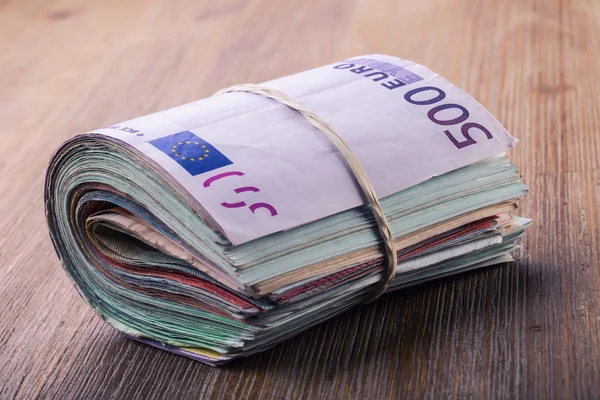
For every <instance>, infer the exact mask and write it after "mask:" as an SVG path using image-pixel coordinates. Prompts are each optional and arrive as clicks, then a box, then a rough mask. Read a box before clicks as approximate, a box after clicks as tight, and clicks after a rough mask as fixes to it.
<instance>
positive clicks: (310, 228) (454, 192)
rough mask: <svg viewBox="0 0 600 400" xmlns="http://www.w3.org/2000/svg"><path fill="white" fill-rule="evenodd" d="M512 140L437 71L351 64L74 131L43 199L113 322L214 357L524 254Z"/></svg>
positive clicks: (72, 272) (257, 347) (87, 288)
mask: <svg viewBox="0 0 600 400" xmlns="http://www.w3.org/2000/svg"><path fill="white" fill-rule="evenodd" d="M516 142H517V141H516V139H514V138H513V137H512V136H511V135H510V134H509V133H508V132H507V131H506V130H505V129H504V128H503V127H502V125H501V124H500V123H499V122H498V121H496V120H495V119H494V118H493V117H492V116H491V115H490V114H489V113H488V112H487V111H486V110H485V109H484V108H483V107H482V106H481V105H480V104H479V103H477V102H476V101H475V100H474V99H473V98H471V97H470V96H469V95H467V94H466V93H464V92H463V91H462V90H460V89H459V88H457V87H455V86H453V85H452V84H450V83H449V82H448V81H446V80H445V79H444V78H442V77H441V76H439V75H437V74H435V73H433V72H432V71H430V70H428V69H427V68H425V67H423V66H421V65H418V64H415V63H412V62H410V61H406V60H401V59H398V58H395V57H390V56H384V55H367V56H361V57H356V58H352V59H348V60H345V61H342V62H339V63H335V64H331V65H327V66H324V67H320V68H316V69H313V70H309V71H305V72H301V73H298V74H295V75H291V76H286V77H283V78H279V79H276V80H273V81H269V82H266V83H264V84H261V85H240V86H235V87H233V88H231V89H229V90H225V91H222V92H220V93H218V94H216V95H215V96H212V97H210V98H207V99H203V100H199V101H196V102H193V103H190V104H185V105H182V106H179V107H175V108H172V109H169V110H166V111H161V112H158V113H155V114H151V115H147V116H144V117H140V118H136V119H133V120H130V121H126V122H123V123H120V124H116V125H112V126H109V127H106V128H101V129H97V130H95V131H93V132H89V133H85V134H81V135H78V136H75V137H74V138H72V139H70V140H68V141H67V142H65V143H64V144H63V145H62V146H61V147H60V148H59V149H58V150H57V151H56V153H55V154H54V156H53V157H52V159H51V161H50V165H49V168H48V172H47V176H46V185H45V206H46V215H47V221H48V227H49V230H50V235H51V238H52V241H53V243H54V247H55V249H56V252H57V254H58V256H59V258H60V259H61V261H62V264H63V267H64V269H65V271H66V272H67V274H68V275H69V277H70V278H71V279H72V281H73V283H74V285H75V287H76V288H77V290H78V292H79V293H80V294H81V296H82V297H83V298H84V299H85V301H86V302H87V303H88V304H89V305H90V306H91V307H92V308H93V309H94V310H95V311H96V312H97V313H98V314H99V315H100V316H101V317H102V318H103V319H105V320H106V321H107V322H108V323H109V324H110V325H112V326H113V327H115V328H116V329H118V330H120V331H122V332H124V333H126V334H127V335H130V336H131V337H133V338H135V339H137V340H140V341H142V342H145V343H148V344H151V345H153V346H156V347H159V348H162V349H165V350H168V351H171V352H174V353H177V354H182V355H185V356H187V357H191V358H194V359H197V360H200V361H202V362H205V363H207V364H210V365H219V364H223V363H225V362H227V361H230V360H232V359H235V358H238V357H243V356H247V355H250V354H253V353H256V352H259V351H263V350H265V349H267V348H269V347H271V346H273V345H275V344H277V343H279V342H281V341H282V340H285V339H286V338H289V337H291V336H293V335H295V334H297V333H299V332H301V331H303V330H305V329H307V328H309V327H310V326H313V325H315V324H318V323H319V322H321V321H324V320H326V319H328V318H331V317H333V316H335V315H337V314H339V313H341V312H343V311H344V310H347V309H349V308H351V307H352V306H354V305H356V304H358V303H361V302H368V301H371V300H373V299H374V298H376V297H377V296H379V295H380V294H381V293H382V292H384V291H385V292H389V291H392V290H396V289H400V288H403V287H407V286H410V285H415V284H418V283H421V282H423V281H427V280H430V279H435V278H439V277H443V276H447V275H450V274H455V273H458V272H462V271H466V270H470V269H475V268H481V267H485V266H488V265H492V264H496V263H500V262H505V261H510V260H512V258H511V255H510V253H511V252H512V251H513V250H515V249H516V248H517V247H518V244H517V243H516V242H517V239H518V238H519V237H520V236H521V235H522V234H523V232H524V230H525V228H526V227H527V226H528V225H529V224H530V223H531V221H530V220H528V219H526V218H520V217H515V216H509V214H510V213H511V212H512V211H513V210H515V209H516V207H517V200H518V199H519V198H520V197H522V196H524V195H525V194H526V193H527V188H526V187H525V186H524V185H523V183H522V181H521V176H520V174H519V172H518V171H517V169H516V168H515V166H514V165H513V164H512V163H511V161H510V160H509V159H508V158H507V156H506V151H507V150H509V149H510V148H511V147H512V146H514V145H515V143H516Z"/></svg>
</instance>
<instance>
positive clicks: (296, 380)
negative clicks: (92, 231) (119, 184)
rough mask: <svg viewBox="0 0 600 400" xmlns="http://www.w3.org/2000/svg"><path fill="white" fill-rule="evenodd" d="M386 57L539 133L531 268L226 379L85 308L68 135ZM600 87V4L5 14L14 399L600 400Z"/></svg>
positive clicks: (436, 288)
mask: <svg viewBox="0 0 600 400" xmlns="http://www.w3.org/2000/svg"><path fill="white" fill-rule="evenodd" d="M373 52H378V53H387V54H392V55H396V56H399V57H402V58H407V59H411V60H414V61H416V62H418V63H421V64H424V65H427V66H428V67H430V68H431V69H433V70H434V71H436V72H439V73H440V74H442V75H444V76H445V77H446V78H448V79H449V80H451V81H452V82H453V83H455V84H456V85H458V86H460V87H462V88H464V89H465V90H466V91H468V92H469V93H470V94H471V95H473V96H474V97H475V98H477V99H478V100H479V101H480V102H481V103H482V104H483V105H484V106H486V107H487V108H488V109H489V110H490V111H491V112H492V114H494V115H495V116H496V117H497V118H498V119H499V120H500V121H501V122H502V123H503V124H504V125H505V126H506V127H507V128H508V130H509V131H510V132H511V133H513V134H514V135H515V136H516V137H518V138H520V139H521V142H520V143H519V144H518V146H517V147H516V149H514V150H513V151H512V152H511V156H512V158H513V160H514V161H515V163H516V164H517V166H518V167H519V168H520V170H521V171H522V174H523V177H524V180H525V182H526V184H527V185H528V186H529V187H530V190H531V193H530V195H529V196H528V198H527V199H526V200H525V201H524V202H523V203H522V204H521V210H520V214H521V215H524V216H529V217H532V218H533V219H534V220H535V225H534V226H533V228H532V229H531V230H530V231H529V234H528V235H527V237H526V239H525V241H524V242H523V245H524V247H523V249H522V251H521V252H520V254H519V255H518V256H519V257H518V258H519V261H518V262H516V263H512V264H505V265H499V266H495V267H491V268H488V269H486V270H484V271H479V272H474V273H467V274H463V275H460V276H457V277H454V278H449V279H444V280H441V281H436V282H432V283H430V284H426V285H421V286H419V287H415V288H413V289H409V290H405V291H402V292H399V293H395V294H390V295H386V296H384V297H383V298H381V299H380V300H378V301H377V302H375V303H373V304H370V305H368V306H359V307H357V308H355V309H354V310H351V311H350V312H347V313H345V314H343V315H341V316H339V317H337V318H334V319H333V320H330V321H328V322H326V323H323V324H321V325H319V326H317V327H315V328H313V329H310V330H309V331H307V332H305V333H303V334H301V335H299V336H297V337H295V338H293V339H291V340H288V341H287V342H285V343H283V344H281V345H278V346H277V347H275V348H274V349H272V350H270V351H267V352H265V353H262V354H259V355H256V356H252V357H250V358H247V359H243V360H239V361H236V362H234V363H232V364H230V365H227V366H225V367H222V368H218V369H214V368H211V367H208V366H205V365H202V364H200V363H198V362H194V361H191V360H188V359H186V358H183V357H179V356H175V355H172V354H168V353H165V352H162V351H159V350H156V349H154V348H150V347H148V346H145V345H141V344H138V343H136V342H133V341H130V340H127V339H126V338H125V337H123V336H122V335H121V334H119V333H118V332H116V331H114V330H113V329H111V328H110V327H109V326H107V325H106V324H105V323H103V322H102V321H101V319H100V318H99V317H97V316H96V315H95V314H94V313H93V312H92V311H91V309H90V308H89V307H88V306H87V305H86V304H84V302H83V300H82V299H81V298H80V297H79V296H78V295H77V293H76V291H75V289H74V288H73V287H72V286H71V284H70V282H69V280H68V279H67V276H66V274H65V273H64V272H63V271H62V269H61V267H60V265H59V262H58V259H57V258H56V256H55V254H54V250H53V248H52V245H51V243H50V240H49V237H48V234H47V231H46V225H45V221H44V210H43V204H42V186H43V178H44V172H45V168H46V165H47V161H48V158H49V156H50V155H51V153H52V151H53V150H54V149H55V148H56V147H57V146H58V145H59V144H60V143H61V142H62V141H63V140H65V139H67V138H68V137H70V136H72V135H74V134H76V133H80V132H85V131H88V130H92V129H94V128H98V127H101V126H106V125H109V124H111V123H116V122H120V121H124V120H127V119H130V118H132V117H135V116H139V115H144V114H148V113H150V112H154V111H157V110H162V109H166V108H169V107H172V106H175V105H179V104H183V103H186V102H189V101H192V100H196V99H199V98H202V97H206V96H208V95H210V94H212V93H213V92H215V91H216V90H218V89H220V88H223V87H226V86H228V85H232V84H235V83H242V82H261V81H264V80H268V79H271V78H275V77H278V76H282V75H285V74H290V73H293V72H297V71H301V70H304V69H308V68H312V67H316V66H320V65H323V64H326V63H330V62H334V61H338V60H342V59H344V58H346V57H350V56H355V55H360V54H365V53H373ZM599 90H600V2H599V1H597V0H502V1H499V0H412V1H394V0H381V1H372V0H334V1H326V0H310V1H309V0H280V1H276V0H270V1H269V0H260V1H250V0H223V1H217V0H213V1H192V0H190V1H183V0H162V1H142V0H108V1H83V0H82V1H75V0H0V201H1V203H0V232H1V233H0V398H36V397H40V398H59V399H65V398H116V399H124V398H154V397H157V398H163V397H164V398H171V399H179V398H202V397H206V398H216V399H221V398H236V399H237V398H242V399H254V398H265V399H267V398H275V399H288V398H322V399H330V398H357V399H358V398H361V399H362V398H368V399H386V398H431V399H439V398H482V399H484V398H492V399H501V398H506V399H512V398H531V399H558V398H594V397H595V398H598V397H599V396H600V367H599V365H600V343H599V341H600V334H599V332H600V293H599V284H600V282H599V281H600V277H599V274H600V265H599V264H600V255H599V252H600V250H599V249H600V243H599V241H600V168H599V163H600V96H599V95H598V91H599Z"/></svg>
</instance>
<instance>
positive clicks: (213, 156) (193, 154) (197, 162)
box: [149, 131, 233, 176]
mask: <svg viewBox="0 0 600 400" xmlns="http://www.w3.org/2000/svg"><path fill="white" fill-rule="evenodd" d="M149 143H150V144H151V145H153V146H154V147H156V148H157V149H159V150H160V151H162V152H163V153H165V154H167V155H168V156H169V157H171V158H172V159H173V160H175V161H177V163H178V164H179V165H181V166H182V167H183V168H184V169H185V170H186V171H187V172H188V173H189V174H190V175H192V176H195V175H200V174H203V173H205V172H208V171H212V170H213V169H217V168H221V167H224V166H226V165H229V164H233V163H232V162H231V160H230V159H229V158H227V157H225V156H224V155H223V153H221V152H220V151H219V150H217V149H215V148H214V147H213V146H212V145H211V144H210V143H208V142H206V141H204V140H202V139H200V138H199V137H198V136H196V135H194V134H193V133H192V132H190V131H183V132H179V133H174V134H172V135H169V136H165V137H161V138H159V139H154V140H151V141H150V142H149Z"/></svg>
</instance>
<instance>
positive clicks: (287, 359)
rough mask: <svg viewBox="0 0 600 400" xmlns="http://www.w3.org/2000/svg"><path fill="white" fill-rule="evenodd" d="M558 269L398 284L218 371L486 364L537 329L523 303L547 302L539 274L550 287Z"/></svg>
mask: <svg viewBox="0 0 600 400" xmlns="http://www.w3.org/2000/svg"><path fill="white" fill-rule="evenodd" d="M556 271H557V269H556V268H543V266H540V265H532V264H526V263H525V262H518V263H504V264H499V265H496V266H491V267H488V268H485V269H483V270H478V271H470V272H465V273H462V274H458V275H455V276H452V277H447V278H443V279H439V280H434V281H431V282H428V283H424V284H420V285H418V286H414V287H411V288H406V289H402V290H400V291H397V292H393V293H390V294H387V295H384V296H382V297H381V298H380V299H378V300H377V301H375V302H373V303H370V304H367V305H359V306H357V307H354V308H353V309H351V310H349V311H347V312H345V313H343V314H341V315H339V316H337V317H335V318H333V319H331V320H328V321H326V322H324V323H322V324H320V325H317V326H315V327H313V328H311V329H309V330H307V331H305V332H303V333H301V334H299V335H297V336H296V337H294V338H291V339H289V340H287V341H285V342H283V343H280V344H278V345H277V346H275V347H274V348H272V349H270V350H267V351H265V352H263V353H260V354H256V355H253V356H250V357H248V358H245V359H240V360H236V361H233V362H232V363H230V364H227V365H225V366H223V367H221V368H222V369H227V370H232V371H242V370H244V371H247V370H256V369H261V370H264V372H265V373H270V372H272V373H273V374H275V375H281V374H291V373H295V374H302V373H303V370H306V371H305V372H307V371H308V370H314V369H320V370H322V371H324V374H323V376H324V377H323V379H324V380H326V379H327V376H332V375H335V374H347V373H352V372H355V371H356V372H360V371H363V370H365V369H366V368H374V369H375V370H377V369H385V370H386V371H390V372H391V373H397V374H405V375H410V374H414V369H418V368H421V369H422V372H421V373H424V374H427V373H429V372H428V369H435V368H436V365H437V366H440V365H445V366H448V365H452V364H457V363H459V362H460V360H464V359H465V358H466V359H470V360H472V361H473V362H477V359H481V361H484V358H485V357H486V353H489V351H490V344H491V343H494V342H498V341H500V342H509V341H512V342H513V343H514V344H515V346H519V345H520V341H521V340H523V338H524V335H526V334H527V332H528V331H530V330H534V331H535V330H538V331H539V330H540V329H542V327H540V326H538V325H536V324H535V323H533V325H532V324H531V323H530V322H532V321H530V320H529V319H528V315H527V307H526V305H527V304H534V303H537V302H543V301H545V299H544V298H543V296H544V293H545V291H544V290H542V288H541V285H542V279H541V277H540V274H542V273H543V284H544V285H548V284H549V282H552V281H553V280H555V279H552V275H558V273H557V272H556ZM555 278H557V279H558V278H559V277H558V276H556V277H555ZM529 307H531V306H529ZM508 351H511V350H510V349H508ZM407 369H409V370H413V372H407V371H406V370H407Z"/></svg>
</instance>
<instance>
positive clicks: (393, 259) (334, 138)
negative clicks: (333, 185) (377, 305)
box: [214, 83, 398, 302]
mask: <svg viewBox="0 0 600 400" xmlns="http://www.w3.org/2000/svg"><path fill="white" fill-rule="evenodd" d="M232 92H247V93H254V94H257V95H260V96H263V97H267V98H269V99H272V100H275V101H277V102H279V103H281V104H283V105H285V106H287V107H289V108H291V109H292V110H296V111H298V112H299V113H300V114H302V116H303V117H304V118H306V120H307V121H308V122H309V123H310V124H311V125H312V126H314V127H315V128H317V130H318V131H319V132H321V133H322V134H323V135H325V137H327V138H328V139H329V141H330V142H331V143H332V144H333V145H334V146H335V147H336V148H337V149H338V151H339V152H340V154H341V155H342V157H344V160H346V163H347V165H348V167H349V168H350V170H351V171H352V173H353V174H354V178H355V179H356V182H357V183H358V185H359V186H360V188H361V189H362V192H363V195H364V196H365V198H366V199H367V201H368V203H369V205H370V206H371V211H372V212H373V216H374V217H375V221H376V222H377V227H378V229H379V233H380V235H381V238H382V239H383V246H384V252H385V259H386V261H387V262H386V263H385V268H384V271H383V279H382V280H381V281H379V282H378V284H377V285H376V286H377V288H376V290H375V291H374V294H373V296H371V297H369V298H368V299H367V300H365V302H370V301H373V300H375V299H377V298H378V297H379V296H381V294H383V292H385V290H386V289H387V288H388V286H389V285H390V283H391V282H392V280H393V279H394V276H395V275H396V266H397V264H398V258H397V252H396V246H395V244H394V238H393V236H392V231H391V229H390V226H389V224H388V222H387V220H386V219H385V215H384V213H383V210H382V208H381V204H379V200H378V199H377V195H376V194H375V189H374V188H373V185H372V184H371V181H370V180H369V177H368V176H367V173H366V171H365V169H364V168H363V166H362V165H361V164H360V162H359V161H358V158H357V157H356V155H355V154H354V153H353V152H352V150H351V149H350V147H349V146H348V144H347V143H346V142H345V141H344V139H342V137H341V136H340V135H339V134H338V133H337V132H336V131H335V130H334V129H333V128H332V127H331V126H330V125H329V124H327V123H326V122H325V121H323V120H322V119H321V118H319V117H318V116H317V115H316V114H315V113H313V112H312V111H309V110H307V109H305V108H304V107H302V106H301V105H300V104H298V103H297V102H296V101H295V100H294V99H292V98H291V97H289V96H288V95H286V94H285V93H282V92H280V91H278V90H275V89H271V88H268V87H265V86H260V85H256V84H252V83H244V84H240V85H235V86H231V87H229V88H226V89H222V90H219V91H218V92H217V93H215V94H214V95H215V96H216V95H218V94H224V93H232Z"/></svg>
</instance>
